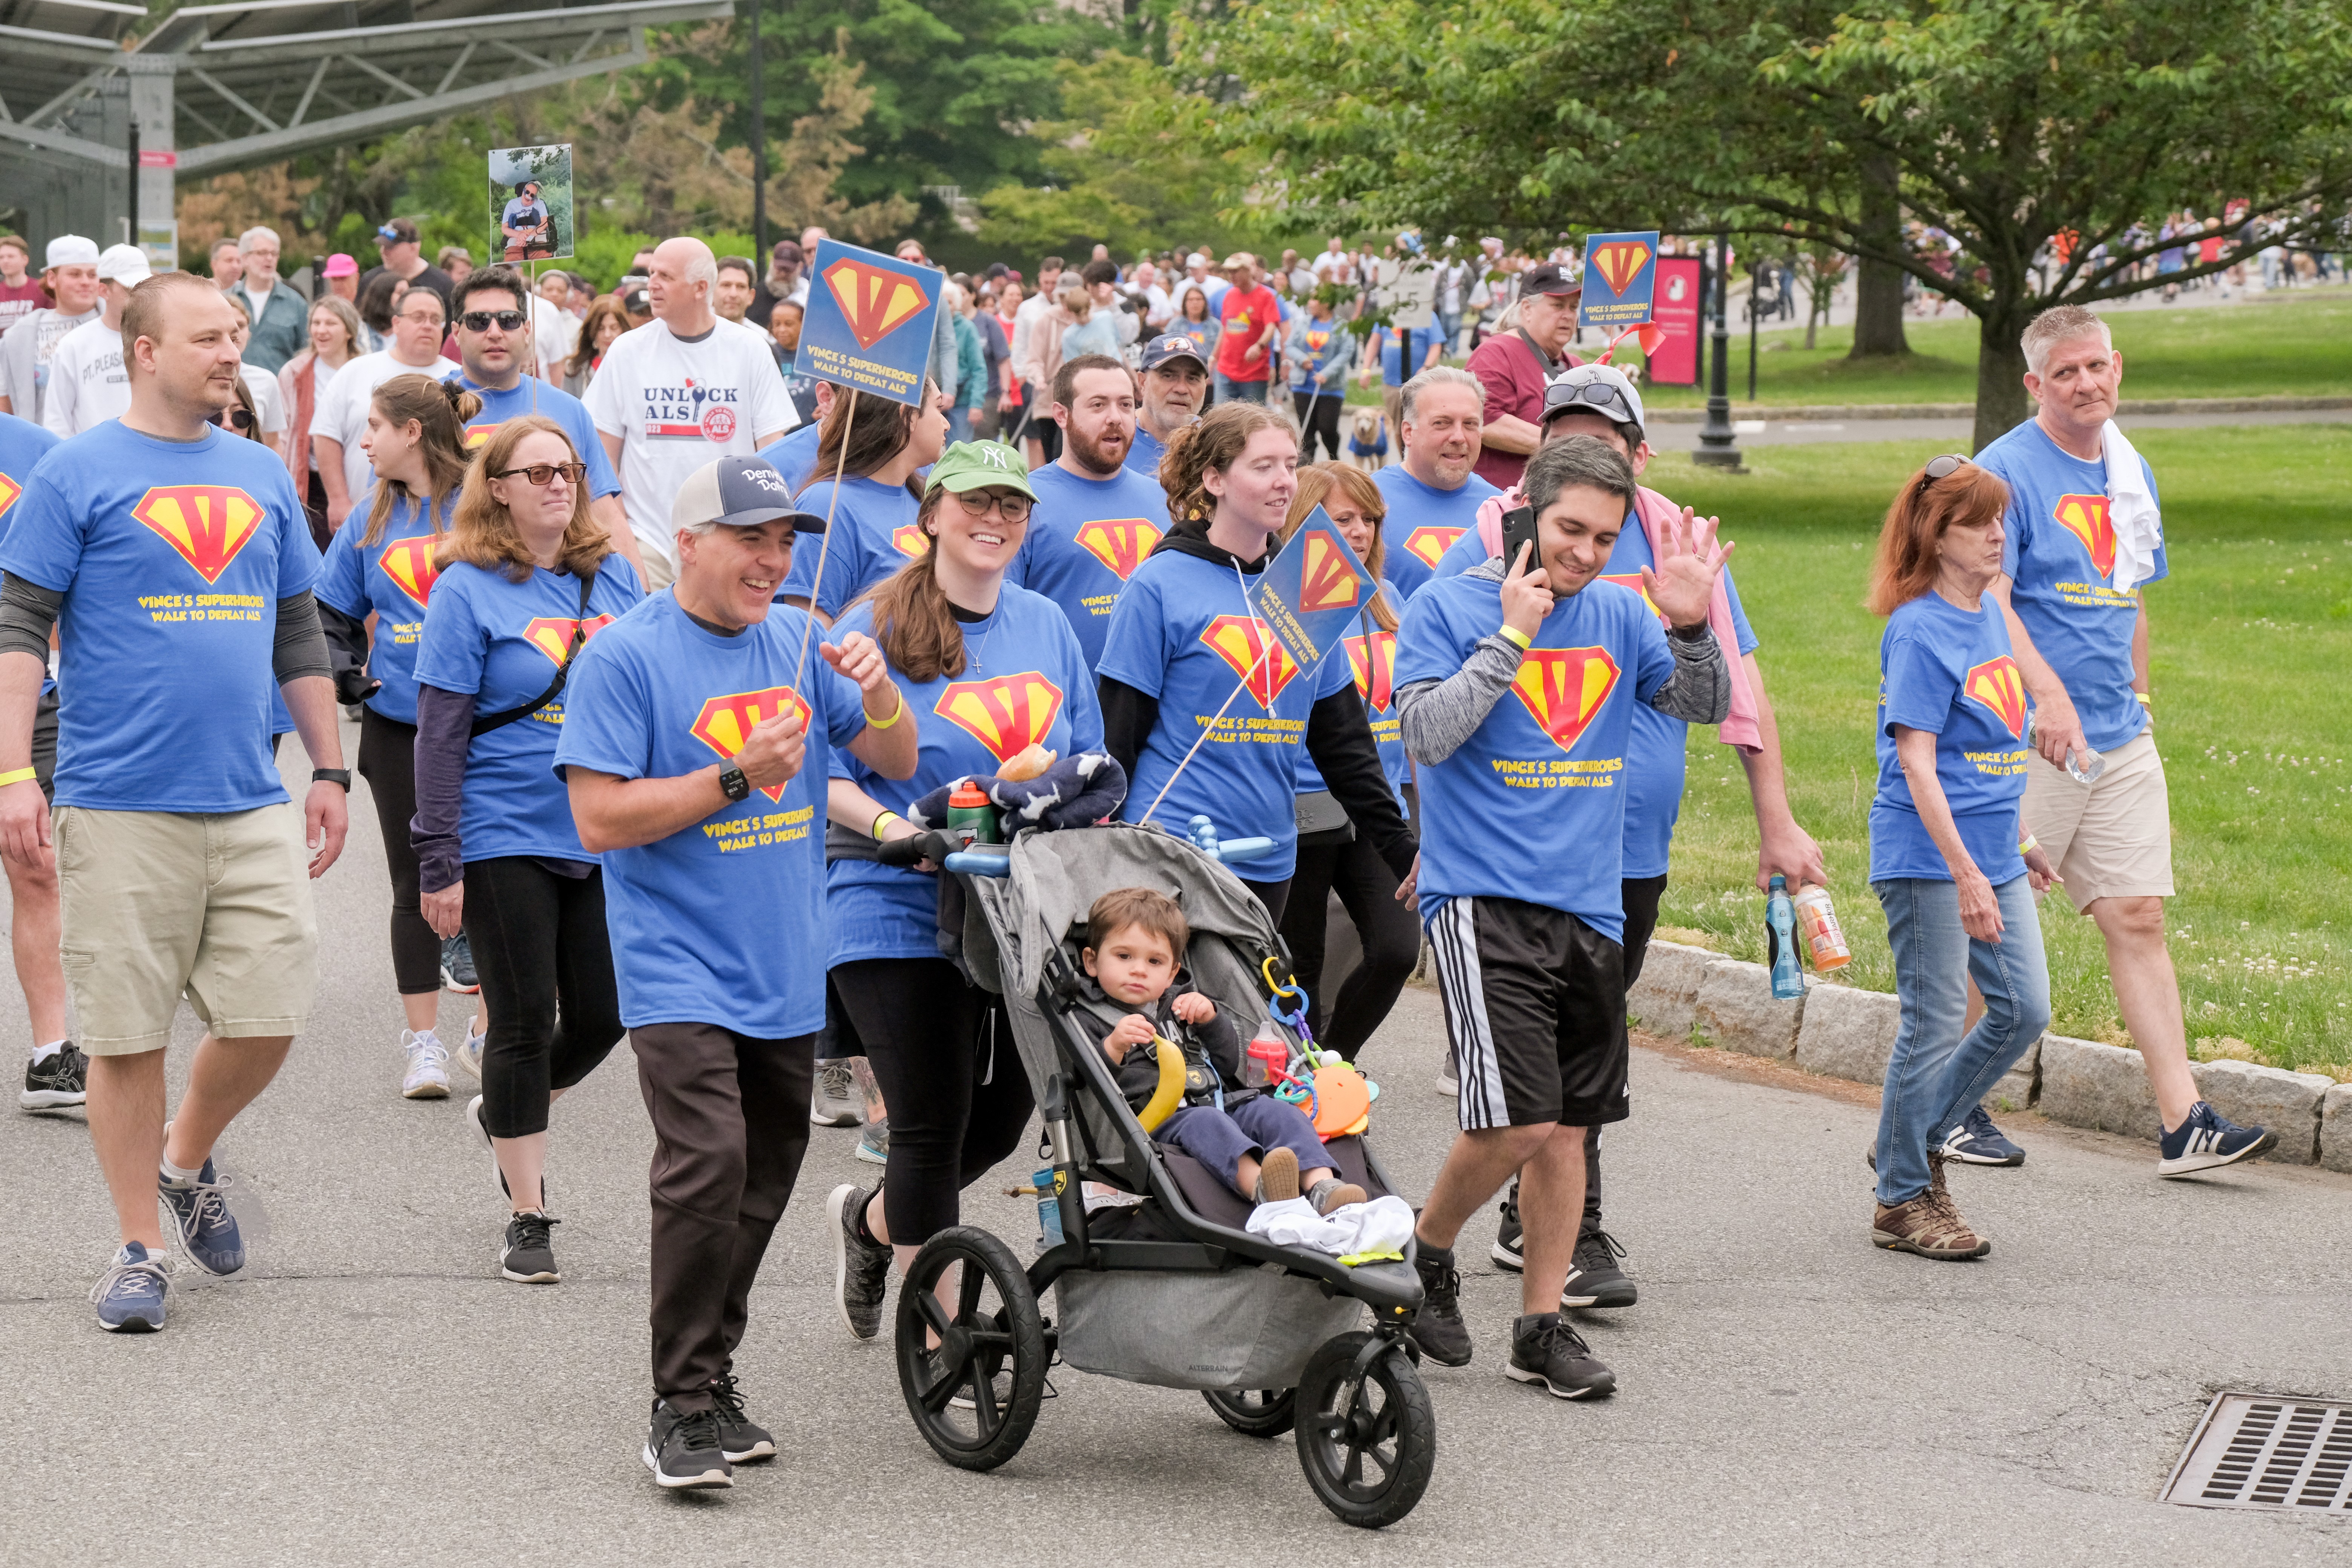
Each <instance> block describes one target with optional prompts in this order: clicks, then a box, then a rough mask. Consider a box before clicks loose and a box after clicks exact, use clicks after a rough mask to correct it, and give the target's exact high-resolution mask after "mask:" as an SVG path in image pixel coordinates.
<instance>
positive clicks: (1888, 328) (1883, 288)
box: [1846, 157, 1911, 359]
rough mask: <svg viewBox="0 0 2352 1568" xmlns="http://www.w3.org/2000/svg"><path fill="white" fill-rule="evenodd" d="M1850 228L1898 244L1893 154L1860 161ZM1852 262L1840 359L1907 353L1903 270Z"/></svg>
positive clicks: (1899, 208) (1899, 211) (1899, 203)
mask: <svg viewBox="0 0 2352 1568" xmlns="http://www.w3.org/2000/svg"><path fill="white" fill-rule="evenodd" d="M1854 227H1855V230H1856V232H1858V233H1859V234H1861V235H1862V237H1864V238H1865V239H1868V240H1870V241H1871V242H1873V243H1874V244H1876V245H1878V246H1880V247H1884V248H1886V249H1890V250H1891V249H1893V248H1895V247H1897V246H1899V245H1901V244H1902V243H1903V196H1902V190H1901V187H1900V186H1899V185H1898V184H1897V183H1896V170H1895V160H1894V159H1893V158H1889V157H1877V158H1871V159H1867V160H1865V161H1864V163H1863V165H1862V192H1861V211H1860V214H1859V215H1858V221H1857V222H1856V223H1855V225H1854ZM1854 261H1855V268H1854V284H1853V352H1852V353H1849V354H1848V355H1847V356H1846V357H1847V358H1848V359H1867V358H1869V357H1870V356H1872V355H1874V354H1906V353H1910V352H1911V345H1910V343H1909V342H1906V340H1905V338H1904V336H1903V269H1902V268H1899V267H1894V266H1890V265H1888V264H1887V263H1885V262H1884V261H1870V260H1865V259H1864V258H1861V257H1856V258H1854Z"/></svg>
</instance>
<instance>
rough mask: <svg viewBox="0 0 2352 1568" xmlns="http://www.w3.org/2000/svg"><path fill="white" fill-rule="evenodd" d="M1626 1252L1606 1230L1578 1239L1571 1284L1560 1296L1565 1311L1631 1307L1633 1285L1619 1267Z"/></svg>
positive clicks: (1588, 1232)
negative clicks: (1572, 1308)
mask: <svg viewBox="0 0 2352 1568" xmlns="http://www.w3.org/2000/svg"><path fill="white" fill-rule="evenodd" d="M1624 1256H1625V1249H1624V1248H1623V1247H1620V1246H1618V1245H1617V1238H1616V1237H1613V1236H1612V1235H1610V1234H1609V1233H1608V1232H1607V1231H1605V1230H1588V1231H1586V1232H1585V1233H1584V1234H1583V1235H1582V1236H1580V1237H1577V1238H1576V1256H1575V1257H1574V1258H1571V1259H1570V1262H1569V1265H1568V1283H1567V1285H1566V1286H1565V1287H1563V1288H1562V1289H1561V1290H1560V1293H1559V1304H1560V1305H1561V1306H1562V1307H1604V1308H1605V1307H1630V1306H1632V1305H1633V1296H1634V1291H1633V1280H1631V1279H1627V1278H1626V1277H1625V1271H1624V1270H1623V1269H1622V1268H1618V1267H1617V1260H1618V1259H1619V1258H1622V1257H1624Z"/></svg>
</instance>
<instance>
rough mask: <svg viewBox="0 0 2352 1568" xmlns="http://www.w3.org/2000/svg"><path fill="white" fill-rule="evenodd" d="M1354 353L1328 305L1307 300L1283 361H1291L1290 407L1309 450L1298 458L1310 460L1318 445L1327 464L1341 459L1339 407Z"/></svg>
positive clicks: (1292, 328)
mask: <svg viewBox="0 0 2352 1568" xmlns="http://www.w3.org/2000/svg"><path fill="white" fill-rule="evenodd" d="M1355 349H1356V340H1355V339H1354V338H1353V337H1351V336H1350V335H1349V331H1348V329H1347V328H1346V327H1344V326H1341V325H1340V324H1339V322H1337V321H1333V320H1332V319H1331V302H1330V301H1329V300H1326V299H1324V298H1323V297H1322V296H1321V295H1320V294H1316V295H1313V296H1311V297H1309V298H1308V300H1307V310H1306V313H1305V314H1303V315H1301V316H1299V317H1298V318H1297V320H1296V321H1293V322H1291V324H1290V337H1289V339H1288V342H1287V343H1286V346H1285V348H1284V350H1283V357H1284V358H1286V360H1288V361H1289V362H1290V405H1291V408H1292V411H1293V412H1294V413H1296V414H1297V416H1298V426H1299V428H1300V429H1302V430H1304V431H1305V432H1306V433H1307V448H1306V450H1305V451H1303V452H1302V453H1300V454H1299V455H1300V456H1301V457H1303V458H1307V459H1308V460H1309V461H1312V460H1313V459H1314V457H1315V444H1316V442H1318V441H1320V442H1322V443H1323V450H1324V453H1325V455H1326V457H1327V458H1328V459H1329V460H1330V461H1332V462H1335V463H1336V462H1338V461H1339V409H1340V406H1341V405H1343V404H1345V403H1346V402H1347V401H1348V365H1349V362H1350V361H1352V360H1353V359H1354V358H1355Z"/></svg>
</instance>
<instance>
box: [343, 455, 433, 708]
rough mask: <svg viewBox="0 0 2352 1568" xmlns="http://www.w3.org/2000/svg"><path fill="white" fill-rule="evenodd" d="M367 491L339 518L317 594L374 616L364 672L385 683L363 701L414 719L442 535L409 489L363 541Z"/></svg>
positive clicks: (356, 616) (359, 615)
mask: <svg viewBox="0 0 2352 1568" xmlns="http://www.w3.org/2000/svg"><path fill="white" fill-rule="evenodd" d="M374 504H375V502H374V500H373V498H371V499H370V500H368V501H367V502H365V503H364V504H362V505H361V506H356V507H353V508H352V514H351V516H349V517H347V518H345V519H344V520H343V526H342V527H341V528H339V529H337V530H336V531H335V537H334V538H333V540H332V541H331V542H329V543H328V545H327V556H326V563H325V564H324V565H322V566H321V567H320V571H319V602H320V604H323V605H327V606H328V607H330V608H331V609H336V610H341V612H342V613H343V614H344V615H347V616H351V617H352V619H353V620H355V621H357V620H365V619H366V618H367V616H368V615H369V613H370V612H371V611H372V612H373V613H374V616H375V634H374V636H373V637H370V638H369V639H368V674H369V675H371V676H373V677H374V678H375V679H378V680H380V681H382V682H383V685H382V686H381V687H379V688H377V689H376V691H375V693H374V694H373V696H371V697H370V698H369V699H368V700H367V705H368V706H369V707H370V708H373V709H374V710H376V711H377V712H379V713H381V714H383V716H384V717H385V718H387V719H396V720H398V721H400V722H402V723H404V724H414V723H415V722H416V643H417V639H418V638H419V637H422V636H423V635H424V633H425V606H426V605H427V604H429V603H430V601H431V599H432V597H433V584H434V581H435V579H436V578H438V577H439V576H440V574H441V568H440V567H439V566H438V565H436V563H435V562H434V558H433V552H434V547H435V546H436V544H438V543H439V542H440V540H441V535H440V534H439V533H436V532H435V531H434V528H433V521H432V519H431V518H430V517H429V516H428V515H427V514H426V511H425V507H424V505H423V504H422V503H421V502H419V501H417V500H415V498H413V497H407V496H395V497H394V498H393V503H392V515H391V516H390V517H388V518H386V519H385V520H384V525H383V533H382V534H380V535H379V536H377V539H376V542H374V543H373V544H368V543H366V542H364V541H365V540H366V537H367V531H368V512H369V511H370V510H372V509H373V506H374ZM456 506H457V499H456V498H455V497H454V496H453V497H451V498H450V500H448V501H447V502H446V503H445V504H444V506H443V509H442V516H441V522H442V526H443V527H444V528H445V529H446V527H447V525H448V521H449V517H448V514H449V512H451V511H453V510H456Z"/></svg>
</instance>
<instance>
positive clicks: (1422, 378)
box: [1372, 365, 1502, 601]
mask: <svg viewBox="0 0 2352 1568" xmlns="http://www.w3.org/2000/svg"><path fill="white" fill-rule="evenodd" d="M1485 411H1486V393H1485V392H1483V391H1481V390H1480V388H1479V385H1478V378H1477V377H1476V376H1475V375H1472V374H1470V373H1469V372H1468V371H1466V370H1456V369H1454V367H1453V366H1451V365H1437V366H1435V367H1433V368H1432V369H1429V370H1424V371H1422V372H1420V373H1419V374H1416V375H1414V376H1413V378H1412V380H1411V381H1408V382H1406V383H1405V384H1404V389H1403V393H1402V396H1401V397H1400V398H1399V400H1398V405H1397V435H1398V439H1399V444H1400V446H1401V447H1402V452H1403V455H1404V460H1403V461H1402V462H1398V463H1391V464H1390V465H1389V466H1388V467H1387V468H1382V469H1381V471H1380V472H1379V473H1377V474H1374V475H1373V476H1372V483H1374V484H1376V485H1378V486H1379V487H1380V488H1381V494H1382V495H1383V496H1386V497H1387V498H1388V503H1389V515H1388V519H1387V521H1385V522H1383V523H1382V524H1381V538H1382V539H1384V540H1386V541H1387V542H1388V577H1389V581H1390V582H1391V583H1392V584H1395V585H1396V591H1397V594H1398V595H1399V596H1400V597H1402V598H1404V599H1406V600H1408V601H1409V600H1411V599H1412V596H1413V595H1414V594H1416V593H1418V592H1419V591H1420V589H1421V585H1422V584H1423V583H1426V582H1428V581H1429V578H1430V574H1431V572H1432V570H1433V568H1434V567H1435V566H1436V565H1437V563H1438V561H1439V560H1440V558H1442V557H1443V556H1444V554H1445V552H1446V550H1447V549H1448V548H1449V547H1450V546H1452V545H1453V543H1454V541H1455V540H1457V539H1460V538H1461V537H1462V536H1463V535H1464V534H1465V533H1467V532H1469V531H1471V530H1472V529H1473V528H1475V526H1476V525H1477V521H1478V505H1479V503H1480V502H1481V501H1483V500H1486V498H1487V497H1488V496H1492V495H1499V494H1501V493H1502V492H1501V491H1499V490H1497V489H1495V487H1494V486H1492V485H1490V484H1488V483H1487V482H1486V480H1484V479H1480V478H1479V477H1478V476H1477V475H1476V474H1474V473H1472V472H1471V471H1470V470H1471V468H1472V466H1473V465H1474V464H1475V463H1476V462H1477V461H1478V454H1479V452H1480V451H1481V450H1483V447H1481V445H1480V441H1479V436H1478V432H1479V430H1480V428H1481V426H1482V423H1483V421H1484V419H1485V417H1486V413H1485Z"/></svg>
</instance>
